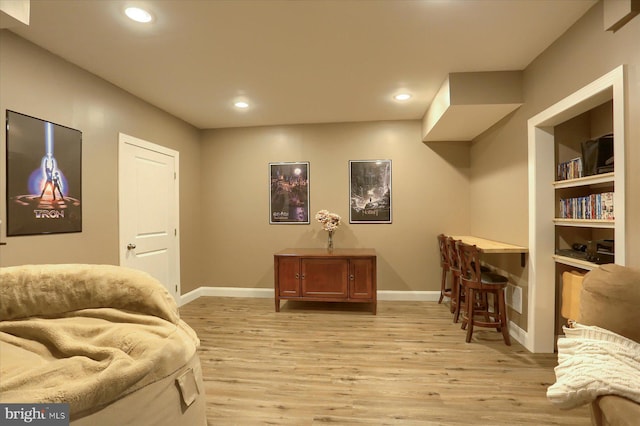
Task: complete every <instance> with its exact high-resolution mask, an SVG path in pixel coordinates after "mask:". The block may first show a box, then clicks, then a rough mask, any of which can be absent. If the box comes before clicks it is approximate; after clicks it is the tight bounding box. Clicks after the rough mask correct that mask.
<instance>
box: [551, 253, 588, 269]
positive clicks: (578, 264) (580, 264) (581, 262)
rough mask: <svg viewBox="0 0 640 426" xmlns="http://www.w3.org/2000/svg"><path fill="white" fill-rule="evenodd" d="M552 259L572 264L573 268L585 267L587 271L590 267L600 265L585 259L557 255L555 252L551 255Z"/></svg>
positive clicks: (564, 263)
mask: <svg viewBox="0 0 640 426" xmlns="http://www.w3.org/2000/svg"><path fill="white" fill-rule="evenodd" d="M553 260H555V261H556V263H561V264H563V265H569V266H573V267H574V268H580V269H585V270H587V271H590V270H592V269H596V268H597V267H598V266H600V265H598V264H596V263H593V262H588V261H586V260H581V259H574V258H573V257H567V256H560V255H557V254H554V255H553Z"/></svg>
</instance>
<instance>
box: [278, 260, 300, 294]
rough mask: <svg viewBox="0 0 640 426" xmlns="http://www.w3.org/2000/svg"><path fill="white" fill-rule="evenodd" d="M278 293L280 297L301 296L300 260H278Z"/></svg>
mask: <svg viewBox="0 0 640 426" xmlns="http://www.w3.org/2000/svg"><path fill="white" fill-rule="evenodd" d="M278 291H279V294H280V296H283V297H284V296H289V297H297V296H300V259H299V258H297V257H279V258H278Z"/></svg>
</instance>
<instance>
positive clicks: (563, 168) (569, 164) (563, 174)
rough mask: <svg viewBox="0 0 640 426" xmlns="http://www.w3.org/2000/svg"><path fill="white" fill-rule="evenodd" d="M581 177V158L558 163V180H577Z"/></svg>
mask: <svg viewBox="0 0 640 426" xmlns="http://www.w3.org/2000/svg"><path fill="white" fill-rule="evenodd" d="M581 177H583V172H582V158H581V157H576V158H573V159H571V160H569V161H565V162H563V163H558V172H557V179H558V180H567V179H577V178H581Z"/></svg>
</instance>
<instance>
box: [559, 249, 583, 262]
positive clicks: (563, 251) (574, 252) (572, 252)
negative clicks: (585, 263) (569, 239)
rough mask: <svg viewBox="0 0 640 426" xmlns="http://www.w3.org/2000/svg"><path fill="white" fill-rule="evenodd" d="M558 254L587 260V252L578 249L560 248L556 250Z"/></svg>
mask: <svg viewBox="0 0 640 426" xmlns="http://www.w3.org/2000/svg"><path fill="white" fill-rule="evenodd" d="M556 254H557V255H558V256H564V257H570V258H572V259H580V260H587V253H586V252H584V251H579V250H572V249H560V250H556Z"/></svg>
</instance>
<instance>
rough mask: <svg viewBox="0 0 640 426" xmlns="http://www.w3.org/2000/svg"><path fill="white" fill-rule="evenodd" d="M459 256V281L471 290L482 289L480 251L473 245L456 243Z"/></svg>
mask: <svg viewBox="0 0 640 426" xmlns="http://www.w3.org/2000/svg"><path fill="white" fill-rule="evenodd" d="M456 247H457V249H458V250H457V251H458V255H459V256H460V279H461V280H462V282H463V283H464V284H465V285H467V286H470V287H473V288H481V287H482V275H481V271H480V251H479V250H478V247H476V246H475V245H470V244H466V243H463V242H462V241H458V242H457V243H456Z"/></svg>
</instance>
